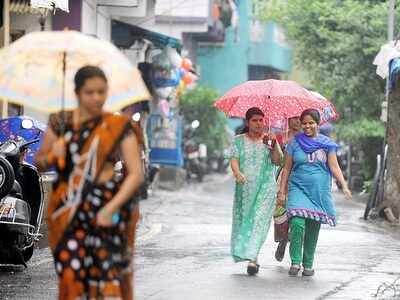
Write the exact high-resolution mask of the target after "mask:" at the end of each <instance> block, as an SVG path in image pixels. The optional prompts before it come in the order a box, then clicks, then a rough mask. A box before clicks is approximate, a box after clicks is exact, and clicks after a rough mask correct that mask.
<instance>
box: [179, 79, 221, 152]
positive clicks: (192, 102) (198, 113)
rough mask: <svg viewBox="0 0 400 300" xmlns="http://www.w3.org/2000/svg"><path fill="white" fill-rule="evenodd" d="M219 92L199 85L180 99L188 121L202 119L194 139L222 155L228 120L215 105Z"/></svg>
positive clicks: (210, 150)
mask: <svg viewBox="0 0 400 300" xmlns="http://www.w3.org/2000/svg"><path fill="white" fill-rule="evenodd" d="M218 96H219V94H218V92H217V91H216V90H214V89H211V88H208V87H205V86H200V85H199V86H197V87H195V88H194V89H193V90H190V91H188V92H187V93H186V94H184V95H183V97H182V98H181V101H180V107H181V111H182V113H183V115H184V118H185V120H186V121H187V122H192V121H194V120H198V121H200V127H199V128H198V129H197V130H196V133H195V136H194V139H195V140H196V142H198V143H203V144H206V145H207V149H208V152H209V153H210V154H211V155H216V156H218V155H222V154H221V153H222V152H223V150H224V148H225V147H226V144H227V142H228V136H227V134H226V126H227V120H226V118H225V117H224V116H223V115H222V114H221V113H220V112H218V111H217V109H216V108H214V107H213V103H214V101H215V100H217V98H218Z"/></svg>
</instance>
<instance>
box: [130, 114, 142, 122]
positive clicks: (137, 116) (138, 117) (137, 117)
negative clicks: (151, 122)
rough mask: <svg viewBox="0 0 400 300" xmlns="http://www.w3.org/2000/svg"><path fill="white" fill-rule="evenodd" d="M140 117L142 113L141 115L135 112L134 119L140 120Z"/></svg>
mask: <svg viewBox="0 0 400 300" xmlns="http://www.w3.org/2000/svg"><path fill="white" fill-rule="evenodd" d="M140 118H141V115H140V113H139V112H137V113H135V114H134V115H133V116H132V120H133V121H135V122H139V121H140Z"/></svg>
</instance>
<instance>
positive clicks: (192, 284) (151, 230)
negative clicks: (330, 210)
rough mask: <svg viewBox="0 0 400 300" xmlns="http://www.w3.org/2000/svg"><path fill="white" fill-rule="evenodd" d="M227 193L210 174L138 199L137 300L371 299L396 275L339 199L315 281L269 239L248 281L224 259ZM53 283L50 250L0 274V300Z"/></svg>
mask: <svg viewBox="0 0 400 300" xmlns="http://www.w3.org/2000/svg"><path fill="white" fill-rule="evenodd" d="M232 191H233V182H232V181H231V180H230V179H228V178H227V177H225V178H218V177H212V178H209V179H208V180H207V182H205V183H204V184H203V185H194V186H189V187H187V188H186V189H185V190H183V191H180V192H165V191H158V192H157V193H156V195H154V197H152V199H149V200H146V201H144V202H142V213H143V220H142V223H141V227H140V229H139V236H138V247H137V255H136V282H135V285H136V295H137V299H143V300H144V299H146V300H167V299H168V300H197V299H199V300H200V299H201V300H239V299H318V300H323V299H374V298H373V294H374V293H376V291H377V289H378V287H379V286H380V285H381V284H382V283H384V282H393V281H394V280H395V279H396V278H397V277H399V276H400V271H399V262H400V241H399V240H397V239H394V238H392V237H391V236H390V235H388V234H386V233H385V230H383V229H378V228H377V227H375V226H371V225H370V224H367V223H365V222H363V221H361V220H360V219H359V216H361V215H362V209H363V206H362V205H361V204H358V203H355V202H348V201H345V200H343V199H342V197H340V196H338V195H337V197H336V198H337V203H338V211H339V218H340V219H339V223H340V224H339V226H338V227H337V228H335V229H331V228H329V227H323V230H322V231H321V234H320V241H319V245H318V249H317V254H316V255H317V256H316V265H315V267H316V275H315V277H314V278H301V277H298V278H288V276H287V270H288V265H289V260H288V257H287V256H286V257H285V259H284V261H283V262H282V263H279V262H277V261H275V260H274V258H273V257H274V250H275V246H276V244H275V243H274V242H273V241H272V234H270V235H269V237H268V241H267V243H266V244H265V246H264V247H263V249H262V252H261V254H260V258H259V260H260V261H259V262H260V264H261V270H260V274H259V276H257V277H248V276H247V275H246V273H245V271H246V270H245V269H246V265H245V264H234V263H233V262H232V260H231V258H230V256H229V242H230V223H231V207H232V194H233V192H232ZM55 280H56V278H55V276H54V274H53V267H52V262H51V258H50V255H49V251H48V249H41V250H39V251H38V252H36V254H35V257H34V259H33V260H32V261H31V263H30V265H29V268H28V269H27V270H22V271H20V272H15V271H13V272H10V270H5V271H4V270H3V272H1V273H0V287H1V288H0V299H10V300H14V299H18V300H19V299H31V300H36V299H55V298H56V289H55V286H56V283H55ZM385 295H386V296H388V295H389V293H386V294H385ZM378 299H379V298H378ZM386 299H389V298H386Z"/></svg>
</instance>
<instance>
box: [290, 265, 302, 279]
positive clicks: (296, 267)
mask: <svg viewBox="0 0 400 300" xmlns="http://www.w3.org/2000/svg"><path fill="white" fill-rule="evenodd" d="M299 272H300V265H291V266H290V269H289V276H293V277H295V276H297V275H298V274H299Z"/></svg>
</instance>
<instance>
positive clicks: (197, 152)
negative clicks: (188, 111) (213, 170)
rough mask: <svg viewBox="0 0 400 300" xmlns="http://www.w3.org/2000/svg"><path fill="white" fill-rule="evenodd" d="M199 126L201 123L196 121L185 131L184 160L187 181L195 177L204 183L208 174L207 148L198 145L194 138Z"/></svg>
mask: <svg viewBox="0 0 400 300" xmlns="http://www.w3.org/2000/svg"><path fill="white" fill-rule="evenodd" d="M199 126H200V122H199V121H197V120H195V121H193V122H192V124H191V125H190V127H188V128H186V130H185V141H184V158H185V170H186V177H187V179H188V180H190V179H192V178H193V177H195V178H196V179H197V180H198V181H199V182H202V181H203V178H204V175H205V174H206V172H207V146H206V145H204V144H198V143H196V142H195V140H194V138H193V137H194V133H195V131H196V129H197V128H198V127H199Z"/></svg>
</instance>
